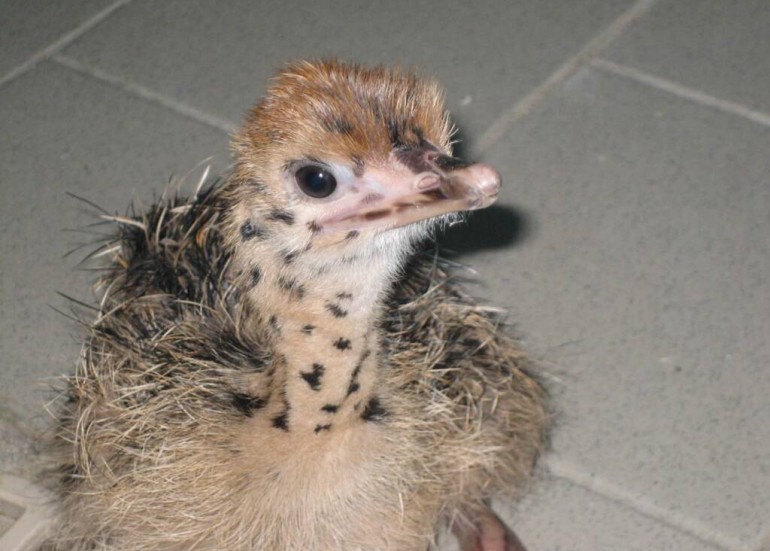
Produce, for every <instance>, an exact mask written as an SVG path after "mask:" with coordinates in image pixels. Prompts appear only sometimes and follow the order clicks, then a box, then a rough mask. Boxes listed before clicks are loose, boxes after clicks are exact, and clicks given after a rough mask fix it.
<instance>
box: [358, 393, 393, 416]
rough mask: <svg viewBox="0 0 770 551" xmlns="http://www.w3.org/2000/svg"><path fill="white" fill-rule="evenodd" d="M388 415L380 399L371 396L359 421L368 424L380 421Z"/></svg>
mask: <svg viewBox="0 0 770 551" xmlns="http://www.w3.org/2000/svg"><path fill="white" fill-rule="evenodd" d="M388 415H390V414H389V413H388V410H386V409H385V408H384V407H382V403H380V399H379V398H377V397H376V396H373V397H372V398H369V401H368V402H367V404H366V407H364V411H363V413H362V414H361V419H363V420H364V421H369V422H377V421H382V420H383V419H385V417H387V416H388Z"/></svg>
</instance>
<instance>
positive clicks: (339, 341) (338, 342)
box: [334, 337, 350, 350]
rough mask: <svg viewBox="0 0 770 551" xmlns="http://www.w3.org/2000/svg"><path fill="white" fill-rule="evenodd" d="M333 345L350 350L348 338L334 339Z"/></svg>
mask: <svg viewBox="0 0 770 551" xmlns="http://www.w3.org/2000/svg"><path fill="white" fill-rule="evenodd" d="M334 346H335V347H337V348H339V349H340V350H350V339H343V338H342V337H340V338H339V339H337V340H336V341H334Z"/></svg>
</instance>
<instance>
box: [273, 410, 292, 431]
mask: <svg viewBox="0 0 770 551" xmlns="http://www.w3.org/2000/svg"><path fill="white" fill-rule="evenodd" d="M272 423H273V426H274V427H275V428H277V429H281V430H283V431H286V432H289V412H288V411H284V412H283V413H281V414H280V415H277V416H275V417H273V419H272Z"/></svg>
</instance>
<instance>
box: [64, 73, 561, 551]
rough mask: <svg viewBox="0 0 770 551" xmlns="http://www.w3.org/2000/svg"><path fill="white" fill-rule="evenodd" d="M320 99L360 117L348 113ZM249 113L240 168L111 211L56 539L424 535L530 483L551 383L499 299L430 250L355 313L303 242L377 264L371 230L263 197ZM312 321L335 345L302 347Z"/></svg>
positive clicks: (295, 544) (354, 541)
mask: <svg viewBox="0 0 770 551" xmlns="http://www.w3.org/2000/svg"><path fill="white" fill-rule="evenodd" d="M343 69H344V67H343ZM409 78H413V77H411V76H410V77H409ZM439 113H441V115H440V116H439V117H438V118H436V119H430V117H428V116H427V115H425V116H423V118H425V117H427V118H425V120H426V121H428V122H429V120H439V119H440V120H441V121H442V123H441V124H440V125H438V126H437V128H438V130H437V131H438V132H439V133H440V134H441V135H440V136H439V139H438V140H436V143H441V142H442V140H443V146H442V147H445V148H446V147H448V141H447V140H448V138H447V136H446V135H445V133H446V132H448V127H447V125H446V123H445V117H444V116H443V111H441V110H439ZM323 120H325V121H326V123H325V130H326V131H330V132H333V133H334V134H335V135H343V136H345V139H346V140H347V139H348V138H349V137H350V136H354V135H355V132H356V131H355V130H353V128H357V126H354V125H355V124H356V123H355V120H356V119H355V118H354V117H350V116H348V117H342V116H340V117H337V118H335V119H333V120H335V121H337V123H336V124H334V125H331V123H329V119H328V118H326V119H323ZM339 121H347V122H345V123H344V124H343V123H342V122H339ZM351 121H352V122H351ZM365 122H366V123H367V124H379V123H378V122H377V121H365ZM387 126H388V125H386V127H387ZM391 134H392V132H391ZM247 135H248V132H244V133H243V134H242V135H241V138H240V139H239V141H238V144H239V145H238V148H239V150H241V161H242V162H241V164H240V165H239V167H238V168H236V171H235V175H234V176H233V177H231V178H230V179H229V180H228V181H227V182H225V183H223V184H218V185H215V186H213V187H211V188H207V189H206V190H204V191H202V192H200V193H198V194H196V195H195V196H194V197H192V198H190V199H189V200H188V199H180V198H176V197H169V198H166V199H163V200H161V201H159V202H158V203H157V204H155V205H153V206H152V207H151V208H150V209H148V210H147V211H146V212H145V213H143V214H141V215H139V216H137V217H134V218H125V219H119V220H118V221H117V223H118V235H117V238H116V240H115V241H114V243H111V244H110V245H108V248H110V247H113V253H114V255H113V258H112V261H111V263H110V267H109V271H108V272H107V274H106V275H105V276H104V277H103V279H102V281H101V286H102V290H103V297H102V298H101V304H100V308H99V315H98V317H97V319H96V320H95V321H94V322H93V323H91V324H90V328H89V332H88V337H87V339H86V341H85V343H84V345H83V349H82V353H81V358H80V361H79V362H78V364H77V368H76V371H75V374H74V375H73V376H72V377H70V379H69V383H68V388H67V390H66V403H64V404H62V406H61V414H60V424H59V428H58V433H57V438H56V451H57V455H56V457H57V459H56V461H57V465H56V468H55V470H56V472H57V476H58V483H57V484H58V486H57V490H58V493H59V495H60V498H61V500H60V511H61V515H62V517H61V522H60V524H59V526H60V527H59V529H58V532H57V533H56V534H55V536H54V538H53V539H52V541H51V543H50V546H52V547H53V548H60V549H126V550H128V549H131V550H144V549H147V550H149V549H367V550H385V549H393V550H412V549H414V550H417V549H425V548H426V546H427V545H429V543H430V542H431V541H432V538H433V536H434V534H435V533H436V530H437V528H438V527H439V525H440V524H441V523H446V522H450V521H453V520H454V521H456V522H461V521H462V519H463V518H466V517H467V518H468V519H470V520H469V521H470V522H472V521H473V517H474V514H475V512H476V511H477V510H481V509H483V508H484V501H485V500H487V499H489V498H491V497H494V496H513V497H517V496H518V495H519V494H520V492H521V491H522V489H523V488H524V487H526V484H527V481H528V480H529V477H530V475H531V471H532V469H533V466H534V463H535V461H536V459H537V457H538V455H539V454H540V453H541V451H542V450H543V447H544V445H545V441H546V433H547V428H548V411H547V406H546V401H545V393H544V391H543V388H542V386H541V385H540V383H539V382H538V381H537V378H536V377H535V376H533V374H532V372H531V370H530V367H529V365H528V363H527V362H526V360H525V359H524V358H523V357H522V355H521V353H520V352H519V350H518V349H517V348H516V346H515V344H514V343H513V341H512V340H511V339H510V338H509V337H508V336H506V335H505V332H504V328H503V326H502V325H501V322H500V320H499V319H498V317H497V314H496V313H495V312H494V311H493V310H492V309H488V308H484V307H482V306H478V305H476V303H475V302H474V301H473V300H471V298H470V297H469V296H468V295H467V294H466V293H465V292H464V291H463V290H462V288H461V286H460V285H459V284H458V283H457V281H455V280H454V279H453V278H452V276H451V275H450V274H449V271H448V268H447V265H446V264H445V263H443V262H441V261H439V260H437V258H436V256H435V255H433V254H429V253H426V252H422V253H418V254H414V255H412V256H411V257H410V258H411V259H410V260H408V261H405V263H404V265H403V267H400V268H399V267H398V266H396V268H395V269H394V270H393V273H392V274H388V277H386V278H385V279H384V280H383V281H384V282H383V284H382V285H383V287H382V289H383V291H382V293H381V294H382V296H381V298H379V299H377V300H376V301H375V302H376V303H377V304H380V303H381V304H380V305H379V306H377V308H375V309H374V310H373V311H372V312H370V311H368V310H365V309H364V310H362V312H363V313H360V312H359V310H361V309H362V308H363V307H362V306H361V305H360V304H359V303H358V302H356V301H357V300H358V298H359V295H360V292H359V289H356V288H354V287H351V286H347V287H346V286H343V285H341V284H340V286H339V288H334V289H330V288H329V286H330V285H335V284H336V282H337V281H338V279H336V278H331V279H329V278H330V277H331V276H328V275H326V272H324V265H323V264H322V263H319V261H317V260H314V261H312V262H310V263H308V261H307V260H306V257H307V256H309V255H303V254H302V253H304V252H305V251H307V250H308V249H309V248H310V246H311V245H315V246H316V247H317V248H319V247H320V248H321V251H323V247H324V246H325V247H338V246H341V247H349V248H350V250H348V249H343V253H340V256H339V260H338V261H335V262H334V263H332V264H330V265H329V266H327V267H326V268H325V269H326V271H331V272H332V274H333V273H334V271H333V270H335V269H339V267H340V266H346V268H345V269H346V270H347V271H348V272H351V271H352V272H351V273H353V274H355V273H362V274H365V273H367V272H366V269H365V268H364V267H359V268H356V267H355V266H357V265H358V264H356V263H357V262H359V261H358V260H357V259H356V258H355V256H356V255H358V256H361V254H363V253H362V252H361V251H364V250H365V249H356V247H359V245H356V243H357V242H359V241H360V240H362V239H365V238H366V235H367V234H366V232H364V234H362V235H361V236H360V237H359V235H358V233H356V234H355V235H352V236H351V235H350V232H347V233H345V234H342V235H341V236H340V238H339V239H336V240H334V243H333V244H332V245H328V244H327V245H323V244H322V245H318V243H322V241H321V240H320V239H321V238H317V236H318V235H319V233H320V229H319V228H315V227H314V226H313V224H312V223H310V222H308V223H304V222H305V221H304V220H302V219H301V217H302V215H303V214H302V211H301V210H300V211H299V212H296V209H291V208H290V206H291V205H292V203H285V202H281V201H280V200H275V199H265V197H275V196H276V195H280V194H279V193H278V192H277V191H276V188H273V190H272V191H269V192H265V189H264V188H265V187H269V186H270V183H269V182H267V183H265V182H264V181H265V180H269V179H270V178H269V176H268V175H266V174H265V173H264V170H263V172H262V173H260V174H259V175H258V180H260V183H259V185H258V186H256V187H254V186H253V185H252V187H251V188H249V189H248V190H246V191H244V189H245V188H244V185H245V182H251V184H253V180H250V179H249V178H250V176H249V175H248V174H247V173H246V172H245V170H246V168H245V167H246V165H249V166H253V165H254V164H255V162H256V161H254V159H252V158H250V157H247V161H248V162H244V161H243V159H244V157H243V149H244V147H246V145H244V144H245V143H246V142H245V138H244V136H247ZM380 141H382V140H380ZM295 145H296V144H295ZM392 145H393V144H391V143H390V142H388V144H386V145H383V144H382V143H380V142H377V144H376V145H373V146H372V147H375V148H381V149H382V148H386V147H391V146H392ZM325 147H332V146H328V144H326V145H325ZM341 147H344V146H341ZM295 149H296V148H295ZM297 151H299V149H297ZM269 154H271V153H269ZM297 154H299V153H297V152H295V153H292V155H297ZM353 157H355V159H354V160H353V164H354V167H353V169H351V170H354V169H355V166H362V163H366V166H367V167H368V166H371V164H372V157H371V156H369V157H367V155H366V151H358V150H356V151H355V152H354V155H353ZM275 163H276V165H277V163H278V161H275ZM363 170H364V169H361V171H360V173H361V174H363ZM252 176H253V177H255V178H256V177H257V176H255V175H252ZM250 200H254V201H257V202H258V204H259V207H258V208H256V207H254V208H251V207H249V208H247V209H246V210H244V208H245V206H246V207H247V206H248V204H249V201H250ZM271 201H272V202H271ZM270 204H272V205H273V207H269V205H270ZM255 212H258V213H260V214H259V215H255V214H254V213H255ZM311 222H312V221H311ZM281 228H284V230H285V231H286V232H288V231H289V228H293V230H291V231H297V232H299V231H300V229H301V231H304V232H306V234H302V235H305V236H306V237H302V239H306V240H307V243H309V244H311V245H307V244H305V243H302V246H301V247H299V246H298V245H299V244H300V243H299V241H300V237H297V236H299V235H300V234H299V233H297V234H295V237H291V236H289V237H286V238H285V239H283V238H282V239H280V240H278V241H276V242H274V247H273V245H271V247H273V248H269V251H268V249H266V248H265V247H267V245H262V244H261V243H264V242H267V236H268V235H271V234H272V235H275V234H276V233H278V232H280V231H284V230H281ZM354 231H356V232H357V230H354ZM390 231H391V232H393V231H398V230H390ZM380 235H381V234H380ZM410 239H411V237H410ZM257 243H260V245H259V246H260V247H262V249H254V248H253V247H255V246H256V245H255V244H257ZM340 243H342V245H339V244H340ZM287 247H288V248H287ZM412 247H413V245H410V246H409V247H406V249H405V252H404V257H405V258H406V256H407V255H408V254H409V253H410V251H412ZM330 250H332V249H330ZM334 250H336V249H334ZM377 250H380V249H377ZM244 251H245V252H244ZM255 251H256V252H255ZM265 251H268V252H265ZM314 253H315V254H316V255H322V254H323V252H317V249H315V250H314ZM370 254H371V253H370ZM292 255H293V256H292ZM345 255H349V257H346V256H345ZM346 258H350V259H349V260H345V259H346ZM268 260H269V261H270V265H267V262H268ZM372 262H373V261H372ZM273 264H274V265H273ZM374 264H375V267H376V262H374ZM276 266H277V267H276ZM351 266H352V267H351ZM367 266H368V264H367ZM372 269H373V268H372ZM356 270H359V271H358V272H356ZM324 277H326V278H327V279H322V281H324V284H323V285H322V286H321V289H319V288H318V287H317V286H316V285H315V283H316V281H319V280H320V279H318V278H324ZM339 281H341V282H342V281H347V280H345V278H344V277H341V278H340V279H339ZM329 282H331V283H329ZM373 296H376V297H379V296H380V295H379V294H375V295H373ZM269 297H273V298H269ZM377 301H379V302H377ZM368 302H370V301H368V300H367V303H368ZM274 304H278V305H281V304H283V305H286V308H288V309H289V311H292V312H294V313H293V314H292V315H289V314H286V315H284V312H283V310H282V309H280V308H278V307H274V306H273V305H274ZM308 305H309V306H308ZM292 308H295V310H291V309H292ZM305 310H308V312H306V311H305ZM357 315H358V316H359V317H358V318H357V317H356V316H357ZM306 318H307V319H306ZM356 320H358V321H356ZM367 324H369V325H367ZM330 328H332V329H334V328H336V329H334V331H336V332H334V331H332V330H331V329H330ZM345 328H349V329H350V332H345V331H347V329H345ZM324 331H327V332H328V334H329V335H330V336H331V335H334V340H332V339H331V337H328V338H327V336H326V333H324ZM356 331H358V332H357V333H356ZM312 338H317V339H320V340H319V341H318V342H322V343H325V344H324V346H326V348H323V349H320V350H319V346H320V345H318V346H316V345H314V346H310V347H306V348H303V346H304V345H303V344H302V343H305V342H310V341H309V340H308V339H312ZM287 342H288V343H295V344H291V345H290V346H289V345H287V344H286V343H287ZM298 349H299V351H297V350H298ZM295 356H296V357H295ZM297 357H299V358H300V360H297V359H296V358H297ZM303 362H304V363H303ZM295 364H296V365H295ZM340 366H346V367H344V369H343V368H341V367H340Z"/></svg>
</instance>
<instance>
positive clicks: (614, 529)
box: [496, 479, 719, 551]
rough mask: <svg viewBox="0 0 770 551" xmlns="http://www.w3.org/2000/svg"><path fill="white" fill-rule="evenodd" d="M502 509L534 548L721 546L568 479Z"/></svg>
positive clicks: (646, 550) (585, 550) (647, 550)
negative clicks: (663, 522)
mask: <svg viewBox="0 0 770 551" xmlns="http://www.w3.org/2000/svg"><path fill="white" fill-rule="evenodd" d="M496 509H497V510H498V512H499V513H500V515H501V516H502V517H503V518H504V519H506V520H507V521H508V522H509V524H510V526H511V527H513V528H514V530H515V532H516V534H517V535H518V536H519V538H521V540H522V541H523V542H524V543H525V544H526V545H527V546H528V548H529V549H530V550H531V551H621V550H622V551H651V550H655V551H658V550H660V551H663V550H666V549H671V550H674V549H675V550H676V551H717V550H718V549H719V548H717V547H714V546H712V545H710V544H708V543H706V542H704V541H702V540H699V539H696V538H694V537H692V536H690V535H688V534H685V533H683V532H681V531H679V530H676V529H674V528H671V527H669V526H666V525H664V524H661V523H659V522H657V521H655V520H652V519H650V518H647V517H645V516H643V515H641V514H639V513H638V512H636V511H634V510H632V509H629V508H627V507H625V506H623V505H621V504H618V503H615V502H612V501H609V500H607V499H604V498H603V497H601V496H598V495H596V494H594V493H591V492H589V491H586V490H584V489H582V488H580V487H578V486H573V485H572V484H569V483H567V482H564V481H561V480H557V479H553V480H549V481H547V482H546V481H544V482H543V483H541V485H540V486H538V487H537V488H536V490H535V491H534V492H533V493H532V494H531V495H529V496H528V497H527V498H526V499H525V500H524V501H522V502H521V503H520V504H518V505H517V506H516V507H515V508H512V507H509V506H506V505H505V504H498V506H497V507H496Z"/></svg>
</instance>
